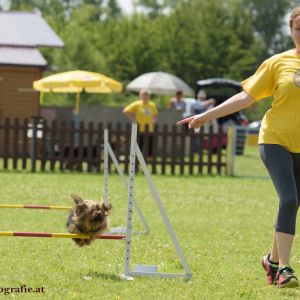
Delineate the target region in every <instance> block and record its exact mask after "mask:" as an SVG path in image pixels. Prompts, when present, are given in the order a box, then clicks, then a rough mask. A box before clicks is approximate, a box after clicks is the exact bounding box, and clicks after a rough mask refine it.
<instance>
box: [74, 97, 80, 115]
mask: <svg viewBox="0 0 300 300" xmlns="http://www.w3.org/2000/svg"><path fill="white" fill-rule="evenodd" d="M79 106H80V92H78V93H76V108H75V112H76V114H77V115H78V114H79Z"/></svg>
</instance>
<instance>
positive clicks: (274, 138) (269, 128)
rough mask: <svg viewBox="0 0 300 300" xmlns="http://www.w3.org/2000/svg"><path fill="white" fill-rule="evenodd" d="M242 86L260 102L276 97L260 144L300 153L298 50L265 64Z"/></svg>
mask: <svg viewBox="0 0 300 300" xmlns="http://www.w3.org/2000/svg"><path fill="white" fill-rule="evenodd" d="M242 87H243V89H244V91H245V92H247V93H248V94H250V95H251V96H252V97H253V98H254V99H256V100H260V99H263V98H266V97H270V96H274V100H273V102H272V108H271V109H269V110H268V111H267V112H266V114H265V116H264V118H263V121H262V125H261V129H260V132H259V139H258V143H259V144H279V145H282V146H284V147H285V148H286V149H287V150H288V151H289V152H294V153H300V55H299V54H297V53H296V51H295V49H292V50H288V51H285V52H283V53H280V54H276V55H274V56H272V57H271V58H269V59H267V60H266V61H264V62H263V64H262V65H261V66H260V67H259V68H258V70H257V71H256V72H255V74H254V75H252V76H251V77H249V78H248V79H246V80H244V81H243V82H242ZM278 159H280V158H278Z"/></svg>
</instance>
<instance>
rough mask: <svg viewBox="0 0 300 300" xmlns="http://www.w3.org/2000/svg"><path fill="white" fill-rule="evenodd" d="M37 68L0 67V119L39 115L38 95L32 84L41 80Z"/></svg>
mask: <svg viewBox="0 0 300 300" xmlns="http://www.w3.org/2000/svg"><path fill="white" fill-rule="evenodd" d="M42 74H43V70H42V69H39V68H38V67H22V66H1V65H0V118H6V117H8V118H19V119H23V118H29V117H31V116H33V115H34V116H38V115H39V114H40V104H39V93H38V92H36V91H34V90H33V88H32V83H33V81H35V80H38V79H40V78H42Z"/></svg>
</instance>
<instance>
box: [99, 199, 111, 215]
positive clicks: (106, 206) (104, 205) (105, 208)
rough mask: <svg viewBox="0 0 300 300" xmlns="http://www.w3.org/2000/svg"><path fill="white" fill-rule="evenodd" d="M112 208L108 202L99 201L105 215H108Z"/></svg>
mask: <svg viewBox="0 0 300 300" xmlns="http://www.w3.org/2000/svg"><path fill="white" fill-rule="evenodd" d="M112 209H113V207H112V205H111V204H110V203H105V202H102V203H101V210H103V211H104V214H105V215H106V216H108V215H109V214H110V213H111V212H112Z"/></svg>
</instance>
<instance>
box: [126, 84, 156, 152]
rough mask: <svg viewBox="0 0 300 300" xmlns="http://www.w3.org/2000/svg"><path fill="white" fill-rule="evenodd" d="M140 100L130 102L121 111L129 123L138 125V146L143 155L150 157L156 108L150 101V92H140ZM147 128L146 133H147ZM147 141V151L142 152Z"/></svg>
mask: <svg viewBox="0 0 300 300" xmlns="http://www.w3.org/2000/svg"><path fill="white" fill-rule="evenodd" d="M139 96H140V99H139V100H137V101H134V102H132V103H131V104H129V105H127V106H126V107H125V108H124V109H123V114H124V115H125V116H126V117H127V118H128V119H129V120H130V121H131V122H136V123H137V124H138V130H139V135H138V144H139V147H140V148H141V151H142V152H143V153H146V154H147V155H148V156H149V157H152V150H153V143H154V141H153V135H152V134H151V133H152V132H153V131H154V125H155V123H156V122H157V114H158V112H157V108H156V104H155V103H154V102H152V101H149V100H150V96H151V92H150V91H149V90H147V89H142V90H141V91H140V94H139ZM147 127H148V131H149V132H148V133H147V132H146V131H147ZM147 139H148V150H147V149H145V150H147V151H143V150H144V149H143V148H144V145H145V144H146V143H147V142H146V140H147Z"/></svg>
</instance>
